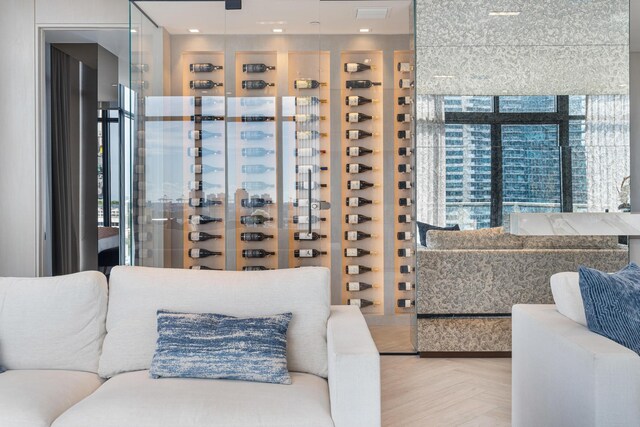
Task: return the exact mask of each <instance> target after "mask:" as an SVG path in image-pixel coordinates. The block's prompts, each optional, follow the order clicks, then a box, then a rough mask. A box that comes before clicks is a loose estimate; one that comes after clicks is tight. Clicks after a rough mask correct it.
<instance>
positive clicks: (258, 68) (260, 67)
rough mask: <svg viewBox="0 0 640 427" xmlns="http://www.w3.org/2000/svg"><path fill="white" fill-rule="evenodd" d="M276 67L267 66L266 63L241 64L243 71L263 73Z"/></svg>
mask: <svg viewBox="0 0 640 427" xmlns="http://www.w3.org/2000/svg"><path fill="white" fill-rule="evenodd" d="M275 69H276V67H273V66H269V65H266V64H242V72H243V73H249V74H252V73H264V72H267V71H273V70H275Z"/></svg>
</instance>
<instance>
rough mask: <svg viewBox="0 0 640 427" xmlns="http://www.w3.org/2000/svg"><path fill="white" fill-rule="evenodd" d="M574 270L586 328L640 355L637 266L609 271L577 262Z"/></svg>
mask: <svg viewBox="0 0 640 427" xmlns="http://www.w3.org/2000/svg"><path fill="white" fill-rule="evenodd" d="M578 273H579V276H580V293H581V294H582V300H583V302H584V311H585V315H586V317H587V326H588V327H589V330H591V331H593V332H595V333H597V334H600V335H603V336H605V337H607V338H609V339H611V340H613V341H615V342H617V343H618V344H621V345H623V346H625V347H627V348H629V349H631V350H633V351H635V352H636V353H638V354H639V355H640V267H638V265H637V264H635V263H631V264H629V265H628V266H626V267H625V268H623V269H622V270H620V271H618V272H617V273H612V274H609V273H603V272H602V271H598V270H594V269H591V268H587V267H583V266H581V267H580V268H579V270H578Z"/></svg>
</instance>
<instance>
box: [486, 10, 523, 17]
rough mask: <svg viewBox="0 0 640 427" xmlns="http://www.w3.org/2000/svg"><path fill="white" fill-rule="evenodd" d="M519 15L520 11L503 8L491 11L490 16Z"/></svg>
mask: <svg viewBox="0 0 640 427" xmlns="http://www.w3.org/2000/svg"><path fill="white" fill-rule="evenodd" d="M518 15H520V12H517V11H515V10H513V11H510V10H501V11H493V12H489V16H518Z"/></svg>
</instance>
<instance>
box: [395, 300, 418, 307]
mask: <svg viewBox="0 0 640 427" xmlns="http://www.w3.org/2000/svg"><path fill="white" fill-rule="evenodd" d="M414 305H415V302H414V301H413V300H410V299H399V300H398V307H399V308H411V307H413V306H414Z"/></svg>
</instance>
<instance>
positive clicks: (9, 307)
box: [0, 271, 107, 372]
mask: <svg viewBox="0 0 640 427" xmlns="http://www.w3.org/2000/svg"><path fill="white" fill-rule="evenodd" d="M106 313H107V280H106V278H105V277H104V275H103V274H102V273H98V272H96V271H87V272H83V273H77V274H71V275H67V276H57V277H44V278H35V279H32V278H0V365H1V366H3V367H4V368H6V369H63V370H72V371H87V372H98V360H99V358H100V349H101V347H102V341H103V339H104V335H105V318H106Z"/></svg>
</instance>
